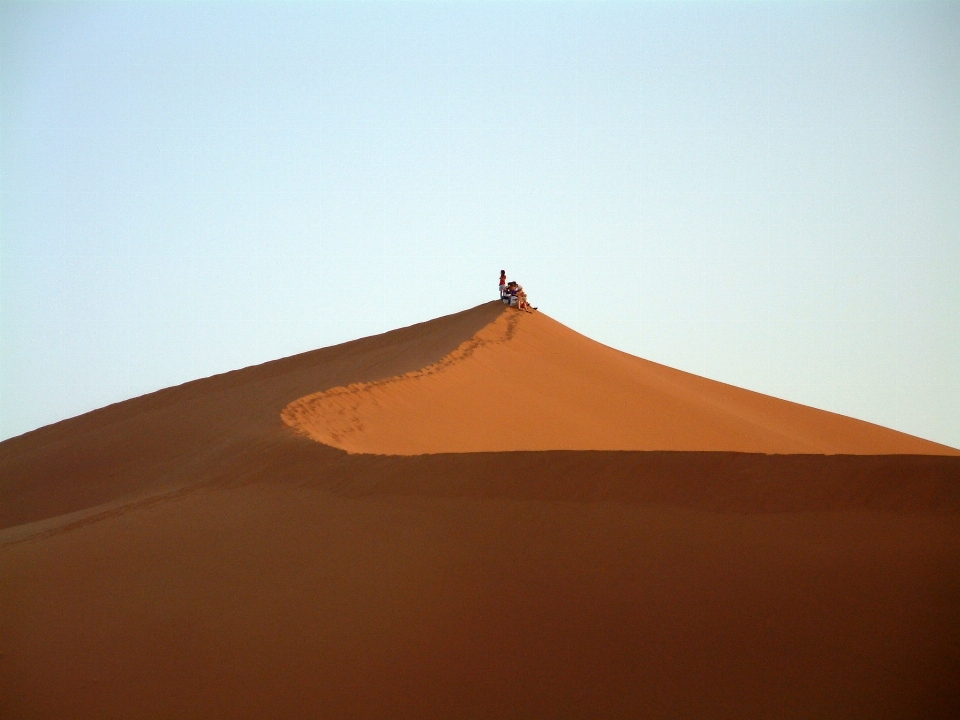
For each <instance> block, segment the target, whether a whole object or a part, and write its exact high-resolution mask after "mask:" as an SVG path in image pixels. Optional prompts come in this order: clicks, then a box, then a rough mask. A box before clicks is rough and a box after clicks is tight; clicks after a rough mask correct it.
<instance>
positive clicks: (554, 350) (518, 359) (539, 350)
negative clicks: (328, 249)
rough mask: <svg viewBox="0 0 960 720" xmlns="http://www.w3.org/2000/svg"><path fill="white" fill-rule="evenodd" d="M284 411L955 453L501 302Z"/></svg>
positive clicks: (410, 427) (407, 424) (435, 433)
mask: <svg viewBox="0 0 960 720" xmlns="http://www.w3.org/2000/svg"><path fill="white" fill-rule="evenodd" d="M283 419H284V421H285V422H286V423H287V424H288V425H290V426H292V427H295V428H297V429H299V430H301V431H302V432H304V433H305V434H306V435H308V436H309V437H312V438H313V439H315V440H318V441H320V442H323V443H326V444H328V445H333V446H334V447H339V448H342V449H344V450H347V451H348V452H362V453H383V454H388V455H418V454H422V453H439V452H457V453H462V452H500V451H504V450H701V451H703V450H714V451H733V452H753V453H756V452H762V453H850V454H856V455H875V454H887V453H915V454H934V455H942V454H957V451H956V450H953V449H951V448H948V447H945V446H943V445H938V444H936V443H932V442H929V441H927V440H921V439H919V438H915V437H912V436H910V435H905V434H903V433H899V432H896V431H893V430H889V429H887V428H883V427H880V426H878V425H873V424H871V423H866V422H862V421H859V420H854V419H852V418H848V417H844V416H842V415H836V414H834V413H829V412H825V411H823V410H815V409H813V408H809V407H805V406H803V405H797V404H796V403H791V402H786V401H784V400H777V399H776V398H771V397H769V396H767V395H760V394H759V393H754V392H750V391H748V390H741V389H740V388H736V387H733V386H731V385H725V384H723V383H718V382H714V381H712V380H707V379H705V378H701V377H697V376H696V375H691V374H689V373H685V372H681V371H679V370H674V369H672V368H668V367H665V366H663V365H658V364H656V363H652V362H649V361H648V360H642V359H640V358H638V357H634V356H632V355H627V354H626V353H622V352H619V351H618V350H614V349H612V348H609V347H607V346H605V345H601V344H600V343H598V342H595V341H593V340H590V339H589V338H586V337H584V336H583V335H579V334H578V333H575V332H573V331H572V330H570V329H569V328H567V327H564V326H563V325H561V324H560V323H558V322H556V321H554V320H551V319H550V318H549V317H547V316H546V315H543V314H542V313H536V314H532V315H528V314H526V313H522V312H517V311H508V312H505V313H503V314H502V315H501V316H500V317H499V318H497V320H496V321H495V322H493V323H492V324H490V325H488V326H487V327H485V328H484V329H483V330H481V331H480V332H479V333H477V335H475V336H474V337H473V338H471V339H470V340H468V341H467V342H465V343H463V344H462V345H461V346H460V347H459V348H457V350H456V351H454V352H453V353H451V354H450V355H448V356H447V357H445V358H443V360H441V361H440V362H438V363H435V364H433V365H431V366H430V367H427V368H424V369H423V370H420V371H418V372H412V373H408V374H406V375H404V376H400V377H394V378H390V379H387V380H381V381H378V382H367V383H358V384H354V385H350V386H349V387H337V388H333V389H330V390H326V391H324V392H319V393H315V394H311V395H308V396H306V397H304V398H301V399H299V400H297V401H296V402H293V403H291V404H290V405H289V406H287V408H285V409H284V411H283Z"/></svg>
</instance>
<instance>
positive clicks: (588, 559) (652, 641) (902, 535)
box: [0, 303, 960, 719]
mask: <svg viewBox="0 0 960 720" xmlns="http://www.w3.org/2000/svg"><path fill="white" fill-rule="evenodd" d="M513 318H519V319H517V320H514V319H513ZM511 328H512V329H511ZM510 353H515V354H517V355H518V358H517V359H516V361H515V362H514V361H510V360H506V361H505V357H509V355H510ZM531 358H535V361H534V362H531ZM531 365H533V366H534V368H531V367H530V366H531ZM536 369H539V370H540V373H539V374H537V378H539V379H536V378H535V379H530V378H531V376H532V375H534V374H536V373H535V370H536ZM397 378H399V379H397ZM518 378H519V379H520V380H518ZM524 379H529V384H528V383H527V382H524ZM338 388H347V390H346V391H343V390H341V389H338ZM511 393H516V394H514V395H512V396H511V395H510V394H511ZM448 395H449V397H448ZM505 395H506V396H509V397H511V398H512V400H511V401H514V402H516V401H519V402H522V403H523V404H525V405H526V406H527V407H528V409H529V410H530V412H531V413H534V414H537V416H538V418H539V419H540V421H541V422H540V423H538V424H541V427H540V428H539V429H531V430H530V432H529V433H528V434H526V435H517V434H514V433H510V432H508V433H503V432H501V424H500V423H499V422H498V421H496V420H494V421H493V422H490V423H486V424H485V423H484V418H485V417H486V413H487V412H491V413H494V414H495V413H496V409H497V407H499V406H500V404H501V403H503V402H506V401H507V398H506V397H505ZM544 395H545V396H546V398H544V397H542V396H544ZM488 396H491V397H488ZM345 397H346V398H349V400H348V401H345V400H344V398H345ZM337 398H339V399H337ZM451 398H452V399H451ZM330 399H333V402H344V404H343V406H342V407H343V408H344V409H347V410H349V411H350V413H353V414H352V415H350V417H347V418H346V421H343V420H338V419H337V414H338V413H336V412H334V413H331V411H330V407H331V406H330V405H328V404H327V403H328V401H330ZM571 404H573V405H575V406H577V407H580V408H582V409H583V413H584V415H583V417H589V418H590V419H591V421H592V422H591V423H589V424H585V423H582V422H579V421H578V422H568V421H565V420H564V419H563V418H551V417H550V413H551V412H552V411H554V410H555V411H556V412H557V413H561V412H562V413H565V412H566V409H568V408H569V407H570V406H571ZM608 413H609V414H610V417H613V418H614V421H611V420H610V417H608V415H607V414H608ZM281 414H283V415H284V417H285V418H286V420H287V421H292V422H293V423H294V424H299V429H298V428H292V427H290V426H289V425H288V424H287V423H286V422H285V421H284V419H282V418H281ZM346 415H347V413H345V415H344V417H346ZM331 416H332V417H333V420H332V421H331V419H330V418H331ZM413 418H415V419H416V421H417V422H416V424H415V425H416V427H415V432H411V431H410V430H411V429H410V428H409V427H406V426H408V425H412V424H413V423H410V422H408V420H409V419H413ZM358 421H359V422H358ZM338 423H340V424H338ZM488 426H489V427H488ZM598 428H599V429H606V433H607V434H606V435H604V436H603V438H611V437H612V438H615V442H614V441H609V440H603V438H601V437H600V436H601V433H600V432H599V431H598ZM698 428H699V429H698ZM471 429H473V430H475V431H476V433H477V434H476V437H477V438H479V440H478V441H477V445H476V446H471V445H469V442H470V440H469V435H470V430H471ZM424 430H428V431H429V433H426V434H425V433H424ZM304 431H307V432H310V433H311V434H313V435H314V437H318V438H319V439H321V440H323V441H324V442H317V441H316V440H315V439H313V438H312V437H310V436H308V435H307V434H305V432H304ZM550 433H554V434H553V435H551V434H550ZM335 435H337V436H338V437H335ZM516 437H523V438H524V439H523V443H527V444H526V445H523V444H522V443H520V444H514V445H511V444H510V443H511V442H515V440H514V438H516ZM598 438H599V439H598ZM603 442H606V443H607V444H602V443H603ZM417 443H419V445H417ZM430 443H434V444H433V445H430ZM534 443H539V444H534ZM724 443H727V444H724ZM737 443H739V444H737ZM424 447H425V448H428V451H429V452H431V453H435V454H413V453H414V450H415V449H416V448H424ZM745 447H750V448H759V449H761V450H762V452H760V453H745V452H734V451H731V450H737V449H743V448H745ZM786 447H790V448H797V447H804V448H807V447H813V448H817V450H816V452H806V453H801V454H796V453H792V452H788V451H787V450H783V449H781V450H772V449H771V448H786ZM342 448H346V450H351V451H352V454H351V453H348V452H346V450H345V449H342ZM466 450H470V452H467V451H466ZM474 450H485V452H473V451H474ZM490 450H497V451H496V452H491V451H490ZM506 450H514V451H509V452H508V451H506ZM638 450H642V451H638ZM704 450H710V451H704ZM384 452H395V453H396V454H394V455H387V454H375V453H384ZM767 452H783V453H787V454H772V455H771V454H763V453H767ZM827 452H840V453H844V454H835V455H826V454H823V453H827ZM856 453H860V454H856ZM862 453H874V454H862ZM0 528H3V529H0V717H3V718H4V719H6V718H13V719H19V718H65V717H70V718H129V717H136V718H170V717H196V718H208V717H209V718H262V717H282V718H300V717H304V718H306V717H310V718H312V717H333V718H383V717H391V718H474V717H483V718H516V717H545V718H554V717H555V718H571V717H604V718H614V717H631V718H633V717H658V718H686V717H730V718H734V717H735V718H761V717H784V716H786V717H790V716H800V717H832V718H833V717H838V718H839V717H844V718H845V717H849V718H854V717H856V718H860V717H869V718H911V717H916V718H952V717H957V716H958V715H960V676H958V674H957V672H956V668H957V667H958V666H960V457H957V455H956V451H954V450H952V449H950V448H942V446H936V445H934V444H933V443H927V442H926V441H923V440H919V439H917V438H911V437H909V436H905V435H902V434H900V433H895V432H893V431H891V430H886V429H884V428H878V427H876V426H873V425H869V424H867V423H860V422H858V421H854V420H850V419H848V418H842V417H838V416H835V415H831V414H829V413H822V412H821V411H817V410H813V409H810V408H802V407H800V406H797V405H794V404H791V403H785V402H783V401H780V400H775V399H773V398H766V397H764V396H760V395H756V394H754V393H749V392H747V391H743V390H738V389H736V388H730V387H728V386H724V385H721V384H719V383H712V382H710V381H707V380H703V379H702V378H695V377H693V376H690V375H687V374H684V373H679V372H677V371H674V370H670V369H669V368H663V367H661V366H658V365H655V364H653V363H648V362H646V361H643V360H639V359H638V358H632V357H630V356H628V355H624V354H622V353H617V352H616V351H613V350H611V349H609V348H605V347H603V346H600V345H597V344H596V343H593V342H592V341H589V340H587V339H586V338H582V337H580V336H578V335H576V334H575V333H572V331H569V330H568V329H566V328H563V327H562V326H560V325H559V324H557V323H554V322H553V321H551V320H549V318H547V317H546V316H529V317H528V316H519V315H516V314H515V313H513V314H512V315H504V314H503V308H502V306H501V305H499V303H490V304H487V305H483V306H480V307H478V308H474V309H472V310H468V311H466V312H463V313H458V314H456V315H452V316H449V317H445V318H439V319H437V320H433V321H430V322H428V323H423V324H420V325H416V326H412V327H410V328H404V329H401V330H396V331H393V332H390V333H386V334H384V335H380V336H376V337H372V338H365V339H362V340H357V341H354V342H351V343H346V344H344V345H340V346H336V347H331V348H324V349H322V350H317V351H313V352H309V353H304V354H302V355H297V356H294V357H291V358H286V359H283V360H278V361H275V362H271V363H266V364H264V365H260V366H257V367H252V368H246V369H244V370H239V371H236V372H232V373H226V374H224V375H219V376H215V377H211V378H206V379H203V380H197V381H195V382H191V383H187V384H185V385H181V386H179V387H175V388H170V389H167V390H163V391H160V392H157V393H153V394H151V395H147V396H144V397H140V398H135V399H133V400H129V401H126V402H123V403H118V404H116V405H113V406H110V407H107V408H103V409H101V410H97V411H95V412H92V413H88V414H86V415H83V416H80V417H77V418H72V419H70V420H66V421H63V422H61V423H57V424H55V425H51V426H49V427H46V428H41V429H40V430H37V431H35V432H32V433H27V434H26V435H23V436H20V437H18V438H13V439H11V440H8V441H5V442H3V443H0Z"/></svg>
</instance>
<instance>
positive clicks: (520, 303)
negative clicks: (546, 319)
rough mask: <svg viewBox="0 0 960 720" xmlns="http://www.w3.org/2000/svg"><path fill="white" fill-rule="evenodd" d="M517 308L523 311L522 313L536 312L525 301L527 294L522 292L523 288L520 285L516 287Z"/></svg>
mask: <svg viewBox="0 0 960 720" xmlns="http://www.w3.org/2000/svg"><path fill="white" fill-rule="evenodd" d="M517 308H518V309H519V310H523V311H524V312H533V311H534V310H536V308H535V307H532V306H531V305H530V303H529V301H528V300H527V294H526V293H525V292H524V291H523V288H522V287H521V286H520V285H517Z"/></svg>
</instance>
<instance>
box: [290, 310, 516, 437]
mask: <svg viewBox="0 0 960 720" xmlns="http://www.w3.org/2000/svg"><path fill="white" fill-rule="evenodd" d="M519 320H520V315H518V314H516V313H506V312H505V313H503V314H502V315H500V316H499V317H498V318H497V319H496V320H494V321H493V322H491V323H490V324H489V325H487V326H486V327H484V328H481V329H480V331H479V332H477V333H476V334H475V335H474V336H473V337H471V338H470V339H469V340H465V341H464V342H462V343H460V345H459V346H458V347H457V348H456V349H455V350H453V352H451V353H450V354H448V355H446V356H444V357H443V358H441V359H440V360H438V361H437V362H435V363H432V364H430V365H427V366H426V367H424V368H421V369H420V370H412V371H410V372H406V373H403V374H402V375H393V376H391V377H387V378H383V379H381V380H372V381H369V382H357V383H350V384H349V385H346V386H338V387H333V388H330V389H329V390H323V391H321V392H316V393H312V394H310V395H306V396H304V397H301V398H298V399H297V400H294V401H293V402H291V403H290V404H289V405H287V406H286V407H285V408H284V409H283V410H282V411H281V413H280V417H281V418H282V419H283V422H284V423H286V424H287V425H288V426H290V427H291V428H293V429H294V430H296V431H297V432H299V433H302V434H304V435H306V436H308V437H310V438H311V439H313V440H318V441H319V442H323V443H324V444H327V445H334V446H336V447H339V446H340V443H341V442H342V441H343V440H345V439H346V438H348V437H349V436H350V435H351V434H352V433H356V432H358V431H363V430H364V429H365V426H364V424H363V421H362V420H361V418H360V417H359V416H358V415H357V414H356V413H357V410H358V409H359V407H360V403H361V402H362V401H361V399H360V398H361V396H362V395H363V394H365V393H371V392H373V391H375V390H379V389H384V388H387V387H389V386H391V385H395V384H397V383H401V382H408V381H414V382H416V381H418V380H421V379H423V378H427V377H430V376H432V375H437V374H439V373H442V372H444V371H446V370H449V369H450V368H451V367H452V366H454V365H456V364H457V363H461V362H463V361H465V360H467V359H468V358H470V357H471V356H472V355H473V354H474V353H476V352H477V350H479V349H480V348H483V347H488V346H490V345H497V344H500V343H506V342H510V341H511V340H512V339H513V337H514V335H515V333H516V329H517V324H518V322H519ZM322 405H328V406H332V408H333V409H334V410H335V411H336V413H337V418H336V419H337V420H338V423H337V424H336V425H335V426H334V427H331V425H330V423H329V420H328V424H327V425H326V427H320V426H318V425H317V423H315V422H314V418H315V417H316V415H317V414H318V413H319V412H322V411H321V410H320V408H321V406H322ZM348 412H349V413H352V414H350V415H348V414H347V413H348ZM326 415H327V417H328V418H329V413H327V414H326ZM324 431H326V432H324ZM318 436H319V437H318ZM326 437H328V438H329V440H331V441H332V442H327V441H326V439H325V438H326Z"/></svg>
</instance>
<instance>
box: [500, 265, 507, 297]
mask: <svg viewBox="0 0 960 720" xmlns="http://www.w3.org/2000/svg"><path fill="white" fill-rule="evenodd" d="M506 292H507V271H506V270H501V271H500V299H501V300H503V296H504V295H505V294H506Z"/></svg>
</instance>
